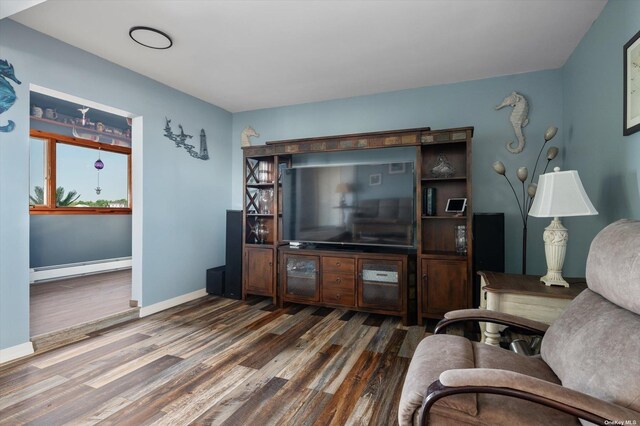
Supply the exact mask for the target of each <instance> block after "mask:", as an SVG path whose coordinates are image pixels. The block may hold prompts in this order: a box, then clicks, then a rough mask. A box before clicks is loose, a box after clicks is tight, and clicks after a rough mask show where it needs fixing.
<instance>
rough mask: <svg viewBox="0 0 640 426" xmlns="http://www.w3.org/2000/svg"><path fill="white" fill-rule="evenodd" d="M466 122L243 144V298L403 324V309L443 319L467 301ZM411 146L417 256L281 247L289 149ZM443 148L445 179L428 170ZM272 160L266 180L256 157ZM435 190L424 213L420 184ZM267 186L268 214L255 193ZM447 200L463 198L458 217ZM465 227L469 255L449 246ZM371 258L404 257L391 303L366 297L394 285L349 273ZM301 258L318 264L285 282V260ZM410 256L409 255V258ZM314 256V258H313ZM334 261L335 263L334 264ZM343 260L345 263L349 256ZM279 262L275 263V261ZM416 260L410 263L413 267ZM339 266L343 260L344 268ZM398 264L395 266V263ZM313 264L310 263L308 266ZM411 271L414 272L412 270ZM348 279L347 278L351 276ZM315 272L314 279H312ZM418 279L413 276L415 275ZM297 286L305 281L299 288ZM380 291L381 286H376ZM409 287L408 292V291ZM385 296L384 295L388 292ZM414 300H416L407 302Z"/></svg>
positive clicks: (468, 153) (468, 146) (469, 294)
mask: <svg viewBox="0 0 640 426" xmlns="http://www.w3.org/2000/svg"><path fill="white" fill-rule="evenodd" d="M472 136H473V128H472V127H464V128H456V129H446V130H435V131H432V130H431V129H430V128H428V127H423V128H414V129H405V130H394V131H385V132H373V133H361V134H350V135H338V136H327V137H318V138H307V139H295V140H286V141H272V142H267V143H266V145H258V146H250V147H243V154H244V185H243V200H244V216H243V219H244V230H243V231H244V233H243V243H244V244H243V250H244V251H243V257H244V258H243V261H244V269H243V297H246V295H247V294H258V295H264V296H269V297H272V298H273V301H274V303H277V304H281V303H283V302H284V301H292V302H298V303H309V304H318V305H323V306H325V305H326V306H334V307H349V308H350V309H359V310H367V311H370V312H379V313H387V314H393V315H400V316H402V317H403V321H405V323H406V322H407V321H408V312H409V311H417V316H418V322H419V323H422V321H423V319H424V318H441V317H442V315H443V314H444V313H445V312H446V311H448V310H451V309H457V308H469V307H471V298H472V288H471V285H472V284H471V283H472V281H471V269H472V268H471V266H472V262H471V259H472V252H471V241H472V235H473V234H472V229H471V224H472V220H471V219H472V203H471V201H472V200H471V139H472ZM400 146H413V147H415V150H416V157H415V173H416V175H415V185H416V198H415V208H416V212H415V217H416V229H415V234H416V254H415V255H411V254H410V255H407V254H405V255H394V254H379V253H365V252H364V251H363V252H342V251H337V250H336V251H327V250H324V251H314V250H301V249H289V248H287V247H280V246H282V245H283V244H284V243H283V242H282V212H281V210H282V204H281V195H282V194H281V188H280V183H279V172H280V168H281V167H289V166H290V165H291V158H292V155H296V154H310V153H321V152H327V151H354V150H367V149H384V148H392V147H400ZM440 154H443V155H445V156H446V158H447V161H449V162H450V164H451V165H452V166H453V168H454V169H455V173H454V174H453V175H452V176H448V177H439V176H433V175H432V174H431V169H432V168H433V167H434V165H435V164H436V162H437V161H438V156H439V155H440ZM260 162H266V163H270V164H271V166H270V167H271V170H272V174H273V176H272V178H271V179H269V180H268V181H264V179H262V180H261V179H258V170H259V168H260V166H259V163H260ZM427 187H434V188H436V212H435V213H436V214H435V215H433V216H427V215H426V212H424V211H423V209H422V189H423V188H427ZM269 189H272V190H273V192H274V196H273V206H272V209H270V211H269V212H268V213H264V212H261V210H260V206H259V201H258V198H259V195H258V194H259V191H262V190H269ZM448 198H467V210H466V212H465V214H464V215H463V216H454V215H452V214H449V213H446V212H445V211H444V208H445V205H446V201H447V199H448ZM460 224H464V225H466V227H467V253H466V254H459V253H456V251H455V239H454V229H455V226H456V225H460ZM261 227H264V228H266V229H267V233H266V236H265V237H264V238H259V235H258V234H259V232H257V230H258V229H260V228H261ZM369 254H371V256H372V257H373V258H374V260H380V258H379V256H383V257H384V256H391V257H393V256H404V260H402V261H400V260H398V259H397V258H394V259H395V260H389V259H391V258H388V259H387V260H389V261H390V262H391V263H393V262H401V266H400V267H399V270H398V273H400V274H402V277H400V281H401V282H402V284H401V285H402V288H401V290H400V292H401V294H399V295H398V297H399V298H397V299H395V302H394V303H396V302H397V304H396V305H394V306H393V307H390V306H391V305H390V304H389V303H390V300H391V299H388V300H386V301H385V302H384V303H381V304H380V306H376V305H375V303H373V302H372V301H371V300H369V299H368V298H369V297H370V296H372V297H375V296H376V295H377V296H380V295H384V293H376V291H377V290H375V289H382V290H384V289H388V288H392V287H393V284H392V285H389V284H387V283H385V282H373V283H369V285H367V287H366V288H367V289H368V290H367V291H368V292H369V293H367V292H362V288H364V287H362V286H364V285H365V284H364V283H363V281H362V277H360V276H358V277H357V279H356V278H355V275H354V274H355V272H354V271H357V270H360V269H361V265H360V261H361V260H365V259H367V258H368V257H367V256H368V255H369ZM292 256H294V257H295V256H300V257H303V258H302V259H297V260H306V261H308V262H311V263H308V264H309V265H312V264H316V271H317V275H313V274H307V275H305V276H298V275H296V274H294V275H291V276H290V277H289V280H291V279H293V280H294V283H293V284H294V285H293V286H289V284H288V281H287V277H286V271H287V264H286V262H287V259H290V258H291V257H292ZM331 259H333V260H334V261H335V260H336V259H342V262H340V261H337V263H341V264H342V263H343V262H344V261H345V260H348V259H351V260H352V264H351V266H349V267H348V268H347V270H340V267H338V268H337V269H336V268H335V267H334V268H333V269H332V268H331V267H327V265H329V263H327V262H330V261H331ZM414 260H415V261H414ZM314 262H315V263H314ZM334 263H335V262H334ZM347 263H349V262H347ZM276 265H277V267H276ZM412 265H415V266H412ZM342 267H343V268H344V265H343V266H342ZM396 267H397V266H396ZM311 269H313V268H311ZM416 272H417V274H416ZM352 276H353V277H354V278H351V277H352ZM314 277H315V278H314ZM416 277H417V278H416ZM296 285H300V286H303V287H305V286H307V287H308V288H307V289H306V292H304V294H300V289H299V288H298V289H296ZM382 290H380V291H382ZM412 291H413V293H412ZM387 296H388V294H387ZM412 300H417V303H416V305H417V306H415V307H414V306H410V305H411V301H412Z"/></svg>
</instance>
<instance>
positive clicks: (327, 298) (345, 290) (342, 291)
mask: <svg viewBox="0 0 640 426" xmlns="http://www.w3.org/2000/svg"><path fill="white" fill-rule="evenodd" d="M322 301H323V302H324V303H329V304H331V305H342V306H351V307H353V306H355V304H356V298H355V289H354V288H353V287H342V286H323V287H322Z"/></svg>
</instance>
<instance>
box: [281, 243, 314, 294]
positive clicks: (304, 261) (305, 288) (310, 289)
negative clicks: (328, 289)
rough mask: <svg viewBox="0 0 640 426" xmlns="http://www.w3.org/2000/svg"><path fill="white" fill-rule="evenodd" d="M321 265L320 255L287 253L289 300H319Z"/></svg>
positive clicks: (285, 289) (285, 264)
mask: <svg viewBox="0 0 640 426" xmlns="http://www.w3.org/2000/svg"><path fill="white" fill-rule="evenodd" d="M319 265H320V260H319V257H318V256H304V255H290V254H285V257H284V269H285V270H284V276H285V281H284V283H285V286H284V293H285V298H286V299H288V300H301V301H314V302H317V301H319V300H320V292H319V291H318V290H319V279H318V278H319V269H320V268H319Z"/></svg>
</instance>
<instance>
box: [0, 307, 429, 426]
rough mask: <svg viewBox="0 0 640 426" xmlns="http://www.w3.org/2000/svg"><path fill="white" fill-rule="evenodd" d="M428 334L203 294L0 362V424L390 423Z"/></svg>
mask: <svg viewBox="0 0 640 426" xmlns="http://www.w3.org/2000/svg"><path fill="white" fill-rule="evenodd" d="M425 334H427V333H426V332H425V328H424V327H418V326H415V327H404V326H402V324H401V323H400V320H399V319H398V318H392V317H381V316H378V315H375V316H374V315H368V314H365V313H355V312H349V311H346V310H339V309H326V308H318V307H312V306H302V305H286V306H285V307H284V308H282V309H277V308H276V307H274V306H273V305H271V304H270V299H261V298H254V299H251V300H248V301H246V302H242V301H236V300H230V299H223V298H218V297H214V296H207V297H204V298H201V299H198V300H195V301H193V302H189V303H187V304H184V305H180V306H178V307H175V308H172V309H169V310H167V311H163V312H160V313H158V314H156V315H152V316H149V317H146V318H143V319H140V320H135V321H131V322H129V323H126V324H121V325H117V326H114V327H112V328H110V329H107V330H101V331H99V332H96V333H95V334H94V335H93V336H92V337H91V338H89V339H86V340H82V341H80V342H76V343H73V344H71V345H68V346H65V347H62V348H58V349H55V350H52V351H49V352H46V353H43V354H38V355H34V356H32V357H30V358H28V359H26V360H24V361H20V362H17V363H13V364H11V365H5V366H0V424H1V425H16V424H26V423H29V424H34V425H58V424H83V425H90V424H98V423H99V424H105V425H121V424H127V425H134V424H135V425H140V424H172V425H176V424H177V425H183V424H184V425H187V424H193V425H211V424H214V425H220V424H224V425H251V424H260V425H282V424H284V425H311V424H317V425H330V424H331V425H356V424H358V425H361V424H363V425H364V424H366V425H392V424H395V423H397V420H396V418H397V407H398V402H399V398H400V391H401V388H402V383H403V381H404V376H405V374H406V371H407V368H408V366H409V361H410V357H411V356H412V355H413V351H414V350H415V347H416V345H417V343H418V341H419V340H420V339H421V338H422V337H423V336H424V335H425Z"/></svg>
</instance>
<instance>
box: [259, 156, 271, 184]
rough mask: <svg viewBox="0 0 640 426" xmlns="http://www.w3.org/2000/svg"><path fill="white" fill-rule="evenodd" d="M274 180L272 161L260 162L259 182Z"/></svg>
mask: <svg viewBox="0 0 640 426" xmlns="http://www.w3.org/2000/svg"><path fill="white" fill-rule="evenodd" d="M272 182H273V163H272V162H270V161H261V162H260V163H258V183H272Z"/></svg>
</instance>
